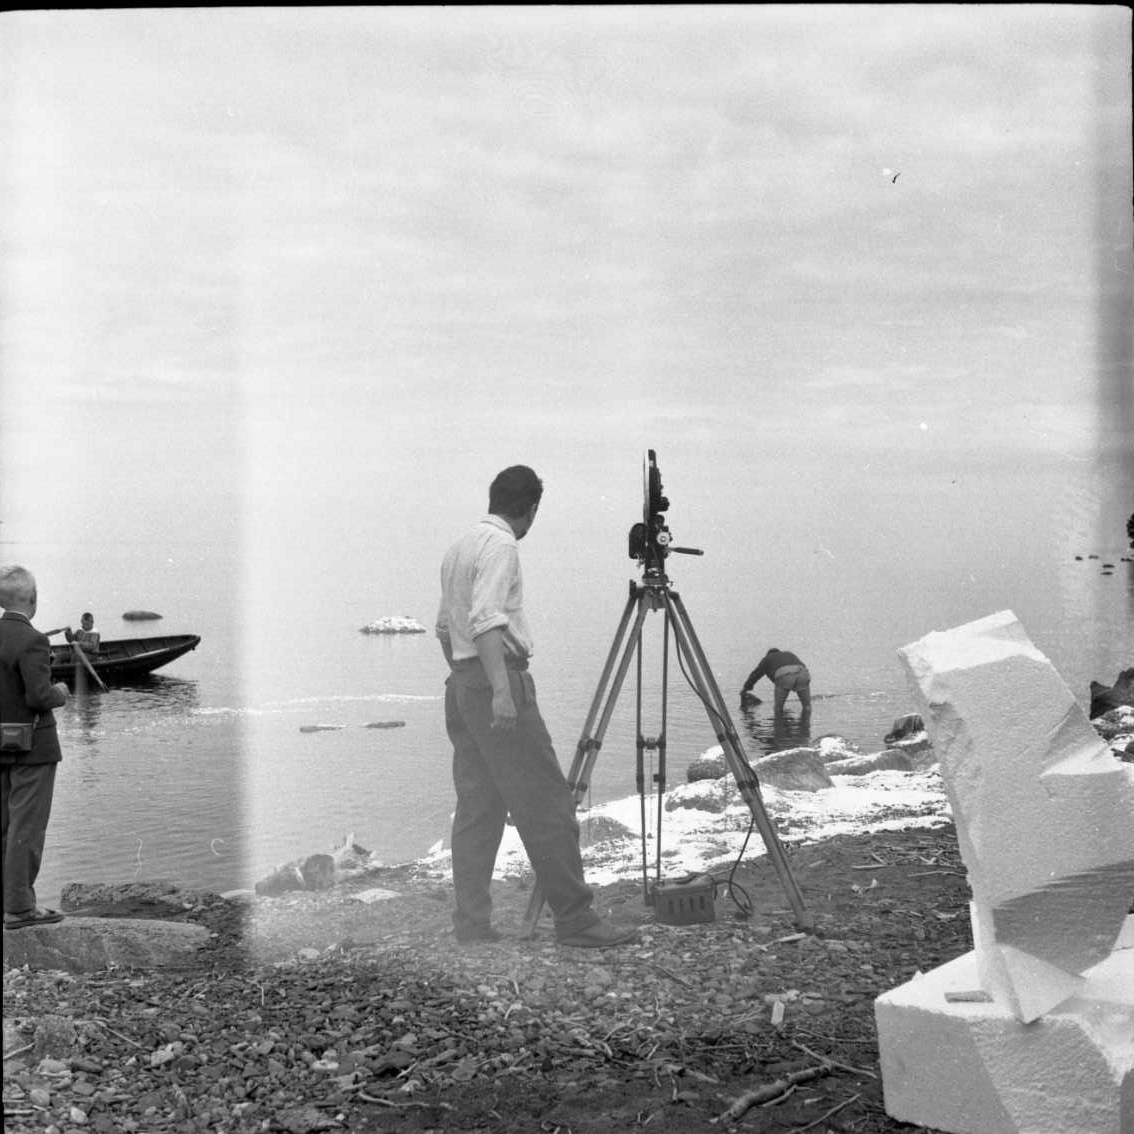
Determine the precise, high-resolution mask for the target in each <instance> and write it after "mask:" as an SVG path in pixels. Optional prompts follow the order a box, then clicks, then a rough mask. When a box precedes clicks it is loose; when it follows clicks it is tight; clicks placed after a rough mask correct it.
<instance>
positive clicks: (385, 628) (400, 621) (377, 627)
mask: <svg viewBox="0 0 1134 1134" xmlns="http://www.w3.org/2000/svg"><path fill="white" fill-rule="evenodd" d="M359 631H360V632H361V633H363V634H424V633H425V627H424V626H422V624H421V623H420V622H418V620H417V619H416V618H410V617H409V616H408V615H405V614H403V615H400V616H398V615H387V616H386V617H385V618H376V619H375V620H374V621H373V622H371V623H369V624H367V625H366V626H360V627H359Z"/></svg>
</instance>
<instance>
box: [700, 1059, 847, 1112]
mask: <svg viewBox="0 0 1134 1134" xmlns="http://www.w3.org/2000/svg"><path fill="white" fill-rule="evenodd" d="M830 1071H831V1064H830V1063H824V1064H823V1065H822V1066H820V1067H805V1068H804V1069H803V1070H802V1071H792V1072H790V1073H789V1074H787V1075H785V1076H784V1077H783V1078H782V1079H776V1080H775V1082H773V1083H765V1084H764V1086H762V1087H753V1089H752V1090H750V1091H745V1092H744V1094H742V1095H741V1096H740V1098H738V1099H737V1100H736V1101H735V1102H734V1103H733V1104H732V1106H730V1107H729V1108H728V1110H726V1111H725V1112H724V1113H723V1114H720V1115H718V1116H717V1117H716V1118H710V1119H709V1121H710V1122H711V1123H713V1124H715V1123H718V1122H735V1121H736V1120H737V1119H738V1118H739V1117H740V1116H741V1115H742V1114H744V1113H745V1111H747V1110H749V1109H751V1108H752V1107H754V1106H758V1105H759V1104H760V1103H766V1102H771V1100H772V1099H776V1098H779V1097H780V1095H782V1094H786V1093H787V1092H788V1091H791V1090H793V1089H794V1088H795V1085H796V1084H797V1083H806V1082H807V1081H808V1080H809V1079H818V1078H819V1076H820V1075H827V1074H829V1073H830Z"/></svg>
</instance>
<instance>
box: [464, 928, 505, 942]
mask: <svg viewBox="0 0 1134 1134" xmlns="http://www.w3.org/2000/svg"><path fill="white" fill-rule="evenodd" d="M453 936H454V937H456V939H457V940H458V941H460V942H462V943H468V942H472V941H500V940H501V939H502V938H503V936H504V934H503V933H501V932H500V931H499V930H498V929H493V928H492V926H491V925H477V926H472V927H470V928H468V929H454V930H453Z"/></svg>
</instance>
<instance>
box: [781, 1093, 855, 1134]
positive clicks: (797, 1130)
mask: <svg viewBox="0 0 1134 1134" xmlns="http://www.w3.org/2000/svg"><path fill="white" fill-rule="evenodd" d="M859 1097H860V1096H859V1095H851V1097H850V1098H849V1099H846V1100H845V1101H844V1102H841V1103H839V1105H838V1106H833V1107H831V1109H830V1110H829V1111H827V1113H826V1114H821V1115H819V1117H818V1118H817V1119H815V1121H814V1122H809V1123H808V1124H807V1125H806V1126H793V1127H792V1128H791V1129H790V1130H789V1131H788V1134H803V1132H804V1131H805V1130H811V1129H812V1128H813V1127H816V1126H818V1125H819V1123H820V1122H826V1120H827V1119H828V1118H830V1117H831V1115H832V1114H834V1113H835V1112H836V1111H839V1110H842V1109H843V1107H844V1106H850V1104H851V1103H852V1102H855V1101H856V1100H857V1099H858V1098H859Z"/></svg>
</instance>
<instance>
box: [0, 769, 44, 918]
mask: <svg viewBox="0 0 1134 1134" xmlns="http://www.w3.org/2000/svg"><path fill="white" fill-rule="evenodd" d="M57 767H58V764H2V765H0V850H2V851H3V876H4V912H5V913H26V912H27V911H28V910H33V909H35V906H36V899H35V880H36V877H37V876H38V875H39V866H40V863H41V862H42V861H43V844H44V842H45V841H46V839H47V823H48V820H49V819H50V818H51V800H52V796H53V795H54V792H55V769H56V768H57Z"/></svg>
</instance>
